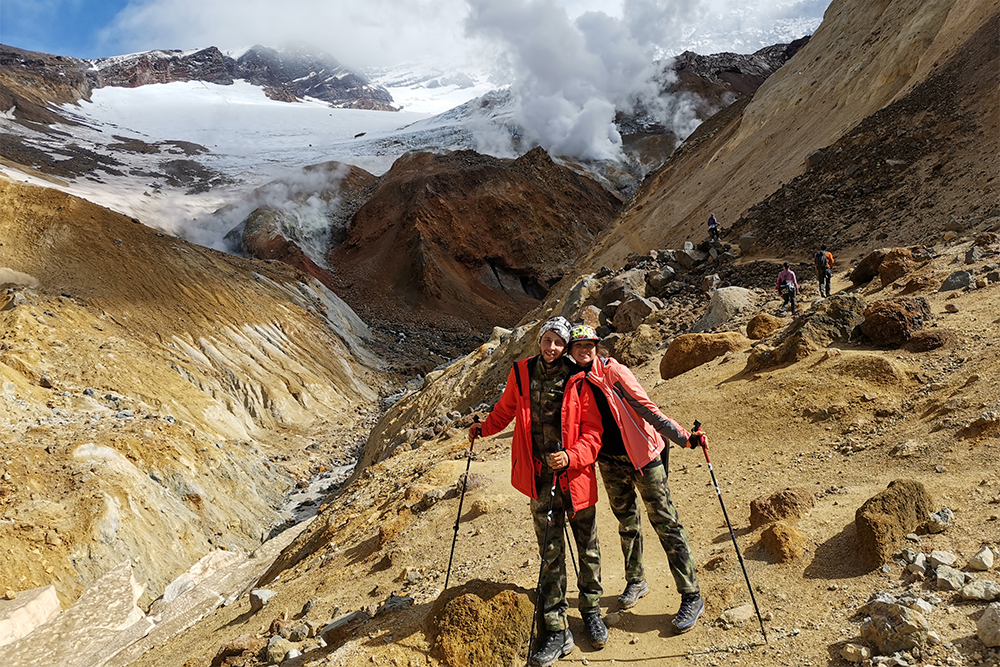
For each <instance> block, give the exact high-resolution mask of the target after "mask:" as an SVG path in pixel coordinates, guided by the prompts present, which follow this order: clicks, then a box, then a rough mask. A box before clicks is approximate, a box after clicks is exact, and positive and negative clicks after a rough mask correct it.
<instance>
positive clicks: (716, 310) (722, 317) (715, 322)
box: [691, 287, 757, 333]
mask: <svg viewBox="0 0 1000 667" xmlns="http://www.w3.org/2000/svg"><path fill="white" fill-rule="evenodd" d="M756 303H757V295H756V294H754V292H753V291H752V290H748V289H746V288H745V287H723V288H722V289H718V290H716V291H715V292H713V293H712V298H711V300H710V301H709V302H708V310H707V311H706V312H705V315H704V316H703V317H702V318H701V319H700V320H698V321H697V322H695V323H694V324H693V325H692V326H691V332H692V333H700V332H702V331H708V330H709V329H714V328H715V327H718V326H722V325H723V324H725V323H726V322H728V321H729V320H731V319H732V318H733V316H734V315H736V314H737V313H739V312H740V311H742V310H746V309H747V308H751V307H753V306H754V305H755V304H756Z"/></svg>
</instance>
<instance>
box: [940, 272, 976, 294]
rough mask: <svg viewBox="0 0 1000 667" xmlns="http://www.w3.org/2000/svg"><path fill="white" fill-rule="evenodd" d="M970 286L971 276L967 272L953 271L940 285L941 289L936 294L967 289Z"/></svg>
mask: <svg viewBox="0 0 1000 667" xmlns="http://www.w3.org/2000/svg"><path fill="white" fill-rule="evenodd" d="M971 284H972V274H971V273H970V272H968V271H955V272H954V273H952V274H951V275H950V276H948V277H947V278H945V279H944V282H943V283H941V288H940V289H938V292H951V291H952V290H957V289H962V288H964V287H968V286H969V285H971Z"/></svg>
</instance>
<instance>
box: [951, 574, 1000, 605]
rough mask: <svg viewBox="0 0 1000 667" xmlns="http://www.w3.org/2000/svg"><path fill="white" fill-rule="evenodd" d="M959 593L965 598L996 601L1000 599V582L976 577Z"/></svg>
mask: <svg viewBox="0 0 1000 667" xmlns="http://www.w3.org/2000/svg"><path fill="white" fill-rule="evenodd" d="M958 593H959V595H961V596H962V598H963V599H965V600H980V601H982V602H994V601H996V600H1000V584H998V583H997V582H995V581H989V580H987V579H976V580H974V581H970V582H969V583H967V584H966V585H965V586H963V587H962V590H960V591H959V592H958Z"/></svg>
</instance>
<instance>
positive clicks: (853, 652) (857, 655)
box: [840, 644, 872, 662]
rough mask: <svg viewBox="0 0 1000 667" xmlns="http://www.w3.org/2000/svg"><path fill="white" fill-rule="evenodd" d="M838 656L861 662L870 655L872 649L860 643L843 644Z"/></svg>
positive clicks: (849, 660)
mask: <svg viewBox="0 0 1000 667" xmlns="http://www.w3.org/2000/svg"><path fill="white" fill-rule="evenodd" d="M840 657H841V658H843V659H844V660H846V661H848V662H861V661H862V660H867V659H868V658H870V657H872V650H871V649H870V648H868V647H867V646H862V645H861V644H844V648H842V649H840Z"/></svg>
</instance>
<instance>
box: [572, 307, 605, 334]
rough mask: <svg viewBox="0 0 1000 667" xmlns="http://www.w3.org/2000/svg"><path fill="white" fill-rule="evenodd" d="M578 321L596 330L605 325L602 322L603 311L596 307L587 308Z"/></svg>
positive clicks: (582, 311) (578, 317)
mask: <svg viewBox="0 0 1000 667" xmlns="http://www.w3.org/2000/svg"><path fill="white" fill-rule="evenodd" d="M577 319H578V320H580V321H581V322H583V323H584V324H586V325H587V326H589V327H594V328H595V329H596V328H597V327H599V326H601V324H603V322H602V321H601V309H600V308H598V307H597V306H594V305H590V306H587V307H585V308H584V309H583V310H581V311H580V314H579V315H578V316H577Z"/></svg>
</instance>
